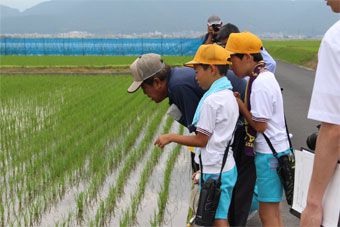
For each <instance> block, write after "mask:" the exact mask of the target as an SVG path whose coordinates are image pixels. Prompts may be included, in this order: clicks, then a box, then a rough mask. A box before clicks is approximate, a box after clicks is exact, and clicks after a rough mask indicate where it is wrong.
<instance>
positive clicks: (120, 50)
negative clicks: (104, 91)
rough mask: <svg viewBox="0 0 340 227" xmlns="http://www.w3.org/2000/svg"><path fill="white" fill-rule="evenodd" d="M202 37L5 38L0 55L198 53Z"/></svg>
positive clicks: (1, 42)
mask: <svg viewBox="0 0 340 227" xmlns="http://www.w3.org/2000/svg"><path fill="white" fill-rule="evenodd" d="M201 43H202V39H179V38H178V39H65V38H55V39H52V38H51V39H50V38H43V39H41V38H39V39H38V38H36V39H26V38H18V39H15V38H1V39H0V55H119V56H122V55H133V56H136V55H141V54H145V53H157V54H160V55H179V56H181V55H183V56H185V55H195V53H196V50H197V49H198V47H199V46H200V45H201Z"/></svg>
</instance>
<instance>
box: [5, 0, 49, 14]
mask: <svg viewBox="0 0 340 227" xmlns="http://www.w3.org/2000/svg"><path fill="white" fill-rule="evenodd" d="M47 1H49V0H0V5H5V6H8V7H11V8H15V9H18V10H20V11H24V10H25V9H28V8H31V7H32V6H35V5H37V4H39V3H41V2H47Z"/></svg>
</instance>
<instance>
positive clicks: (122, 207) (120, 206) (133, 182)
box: [108, 117, 166, 226]
mask: <svg viewBox="0 0 340 227" xmlns="http://www.w3.org/2000/svg"><path fill="white" fill-rule="evenodd" d="M165 120H166V117H164V118H163V120H162V123H161V125H160V126H159V128H158V131H157V132H156V133H155V136H154V138H153V139H152V143H151V144H150V146H149V148H148V152H147V155H145V156H144V158H143V159H142V160H140V162H139V163H138V165H137V166H136V169H135V170H134V171H133V172H132V173H131V175H130V177H129V179H128V182H127V184H126V185H125V186H124V195H123V196H122V197H121V198H120V199H119V201H118V203H117V206H116V207H117V209H116V211H115V214H114V216H113V217H112V218H111V221H110V223H109V225H108V226H119V222H120V219H121V218H122V215H123V214H124V212H125V211H126V210H127V209H128V208H130V206H131V197H132V196H133V195H134V193H135V191H136V190H137V188H138V183H139V181H140V175H141V173H142V171H143V169H144V167H145V163H146V162H147V160H148V159H149V156H150V154H151V152H152V150H153V149H154V146H153V141H155V140H156V138H157V137H158V136H159V135H160V134H161V132H162V131H163V127H164V124H165ZM144 198H145V197H144ZM156 203H157V201H156Z"/></svg>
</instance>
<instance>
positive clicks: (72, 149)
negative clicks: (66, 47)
mask: <svg viewBox="0 0 340 227" xmlns="http://www.w3.org/2000/svg"><path fill="white" fill-rule="evenodd" d="M319 45H320V41H265V42H264V46H265V47H266V49H267V50H268V52H270V54H271V55H272V56H273V57H274V58H276V59H280V60H284V61H288V62H292V63H295V64H305V63H306V62H310V61H313V59H314V61H315V59H316V54H317V50H318V48H319ZM135 58H136V57H135V56H0V70H1V71H0V72H1V74H0V126H1V127H0V182H1V183H0V226H160V225H164V226H169V225H172V226H183V225H185V223H186V220H187V216H188V210H189V195H190V190H191V187H192V185H191V180H190V176H191V167H190V166H191V163H190V153H189V151H188V149H187V148H186V147H181V146H179V145H176V144H171V145H168V146H167V147H166V148H165V149H163V150H161V149H159V148H157V147H154V146H153V142H154V141H155V139H156V137H157V136H158V135H160V134H163V133H167V132H174V133H180V134H183V133H184V134H185V133H187V131H186V129H183V127H181V126H179V124H178V123H176V122H174V121H173V120H172V119H171V118H168V117H167V115H166V111H167V109H168V104H167V101H163V102H162V103H160V104H155V103H154V102H152V101H151V100H149V99H148V98H147V97H146V96H145V95H144V94H143V93H142V91H140V90H139V91H137V92H136V93H134V94H128V93H127V91H126V90H127V88H128V87H129V85H130V84H131V82H132V81H133V79H132V77H131V76H129V75H89V74H87V75H73V74H72V75H71V74H58V75H51V74H15V75H9V74H6V73H4V72H5V71H4V69H6V68H15V69H20V68H38V69H39V68H52V69H53V68H62V69H63V68H77V67H84V68H91V69H93V68H94V69H103V68H110V69H112V70H113V71H115V70H117V69H119V68H123V69H127V70H128V67H129V65H130V64H131V63H132V62H133V61H134V60H135ZM163 59H164V61H165V63H167V64H170V65H173V66H174V65H179V66H180V65H183V63H185V62H187V61H189V60H191V59H192V56H165V57H163ZM19 71H20V70H19Z"/></svg>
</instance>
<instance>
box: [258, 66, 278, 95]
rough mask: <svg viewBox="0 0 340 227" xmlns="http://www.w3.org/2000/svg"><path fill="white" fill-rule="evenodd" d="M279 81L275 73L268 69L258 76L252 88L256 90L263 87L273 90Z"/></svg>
mask: <svg viewBox="0 0 340 227" xmlns="http://www.w3.org/2000/svg"><path fill="white" fill-rule="evenodd" d="M277 83H278V82H277V80H276V78H275V75H274V73H272V72H270V71H268V70H267V71H264V72H262V73H260V74H259V75H258V77H257V78H256V80H255V81H254V83H253V86H252V87H253V89H252V90H256V89H257V88H261V87H263V88H265V89H270V90H271V89H273V88H275V87H276V84H277Z"/></svg>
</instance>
